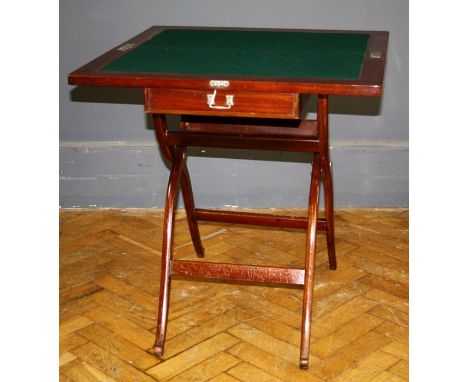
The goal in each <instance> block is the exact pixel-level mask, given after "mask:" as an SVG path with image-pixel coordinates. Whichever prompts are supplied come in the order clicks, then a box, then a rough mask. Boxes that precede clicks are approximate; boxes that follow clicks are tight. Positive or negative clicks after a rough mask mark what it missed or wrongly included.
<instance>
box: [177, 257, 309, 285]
mask: <svg viewBox="0 0 468 382" xmlns="http://www.w3.org/2000/svg"><path fill="white" fill-rule="evenodd" d="M170 274H171V276H186V277H194V278H203V279H213V280H219V281H228V280H234V281H248V282H259V283H273V284H293V285H304V269H299V268H285V267H265V266H255V265H239V264H229V263H213V262H205V261H186V260H172V261H171V263H170Z"/></svg>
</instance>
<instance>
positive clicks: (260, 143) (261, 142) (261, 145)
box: [166, 131, 319, 153]
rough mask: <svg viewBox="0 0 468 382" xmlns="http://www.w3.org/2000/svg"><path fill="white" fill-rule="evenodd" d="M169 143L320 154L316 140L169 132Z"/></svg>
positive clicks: (167, 137)
mask: <svg viewBox="0 0 468 382" xmlns="http://www.w3.org/2000/svg"><path fill="white" fill-rule="evenodd" d="M166 139H167V143H168V144H169V145H170V146H183V147H184V146H185V147H187V146H188V147H190V146H196V147H219V148H234V149H254V150H279V151H294V152H310V153H312V152H319V143H318V140H315V139H305V138H300V137H296V138H293V137H282V136H273V135H267V136H260V135H250V136H249V135H248V134H245V135H240V134H238V135H236V134H215V133H205V132H198V131H193V132H191V131H168V132H167V133H166Z"/></svg>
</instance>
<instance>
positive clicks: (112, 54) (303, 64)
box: [68, 27, 388, 369]
mask: <svg viewBox="0 0 468 382" xmlns="http://www.w3.org/2000/svg"><path fill="white" fill-rule="evenodd" d="M387 42H388V32H381V31H323V30H278V29H269V30H266V29H240V28H194V27H152V28H149V29H148V30H146V31H144V32H143V33H141V34H139V35H137V36H136V37H134V38H132V39H130V40H128V41H126V42H124V43H122V44H120V45H119V46H117V47H116V48H114V49H112V50H110V51H108V52H107V53H105V54H103V55H102V56H100V57H98V58H96V59H95V60H93V61H91V62H90V63H88V64H86V65H84V66H82V67H81V68H79V69H78V70H76V71H74V72H72V73H71V74H69V77H68V79H69V83H70V84H72V85H84V86H113V87H137V88H143V89H144V93H145V112H146V113H150V114H151V115H152V118H153V121H154V126H155V130H156V136H157V139H158V141H159V145H160V147H161V150H162V153H163V155H164V156H165V157H166V158H167V159H168V160H169V161H170V163H171V171H170V175H169V184H168V187H167V194H166V201H165V214H164V230H163V237H162V260H161V280H160V289H159V310H158V318H157V329H156V341H155V345H154V348H153V351H154V354H156V355H157V356H159V357H161V356H162V355H163V351H164V341H165V336H166V326H167V317H168V309H169V295H170V285H171V278H172V277H173V276H184V277H186V278H190V277H192V278H206V279H214V280H220V281H230V280H233V281H242V282H262V283H274V284H278V283H279V284H293V285H300V286H303V288H304V294H303V314H302V327H301V344H300V356H299V366H300V367H301V368H304V369H306V368H307V367H308V360H309V341H310V326H311V315H312V313H311V308H312V293H313V282H314V267H315V247H316V234H317V231H325V234H326V237H327V249H328V258H329V264H330V269H332V270H333V269H336V256H335V240H334V228H333V186H332V174H331V169H330V167H331V162H330V156H329V144H328V96H329V95H347V96H380V95H381V93H382V83H383V76H384V68H385V62H386V53H387ZM308 94H315V95H317V96H318V97H317V100H318V101H317V118H316V120H311V119H306V118H304V119H302V118H301V115H302V114H301V112H302V110H301V108H302V103H301V100H302V96H303V95H308ZM166 114H176V115H180V126H179V129H178V130H174V131H172V130H168V129H167V125H166V119H165V116H166ZM190 146H199V147H217V148H239V149H253V150H280V151H291V152H307V153H313V160H312V173H311V179H310V194H309V203H308V216H307V218H305V217H292V216H279V215H268V214H258V213H247V212H239V211H232V210H226V211H223V210H218V209H200V208H196V207H195V203H194V198H193V194H192V187H191V183H190V177H189V172H188V169H187V166H186V159H187V148H188V147H190ZM213 160H215V159H213ZM322 181H323V186H324V193H325V198H324V199H325V218H319V217H318V204H319V188H320V183H321V182H322ZM179 188H180V189H181V191H182V195H183V199H184V204H185V209H186V215H187V220H188V225H189V229H190V234H191V238H192V241H193V245H194V248H195V252H196V254H197V256H198V257H200V258H202V257H203V256H204V249H203V246H202V242H201V239H200V233H199V229H198V222H199V221H212V222H225V223H241V224H250V225H262V226H272V227H287V228H297V229H304V230H306V232H307V241H306V248H305V262H304V267H303V268H300V269H298V268H287V267H273V266H253V265H239V264H226V263H215V262H207V261H203V260H198V261H183V260H175V259H172V241H173V240H172V237H173V226H174V211H175V209H176V206H175V202H176V196H177V192H178V190H179Z"/></svg>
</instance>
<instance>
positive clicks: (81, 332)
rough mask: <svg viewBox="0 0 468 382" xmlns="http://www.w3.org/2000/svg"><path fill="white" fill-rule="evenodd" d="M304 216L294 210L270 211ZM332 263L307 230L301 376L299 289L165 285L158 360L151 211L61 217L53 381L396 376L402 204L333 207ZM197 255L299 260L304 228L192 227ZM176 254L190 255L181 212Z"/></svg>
mask: <svg viewBox="0 0 468 382" xmlns="http://www.w3.org/2000/svg"><path fill="white" fill-rule="evenodd" d="M278 213H281V214H287V213H291V214H294V215H299V214H301V213H302V214H305V211H299V212H298V210H294V211H286V210H282V211H278ZM335 216H336V240H337V241H336V244H337V259H338V270H337V271H335V272H332V271H330V270H329V269H328V264H327V255H326V244H325V240H324V236H323V235H321V234H320V235H319V241H318V255H317V272H316V279H315V290H314V294H315V296H314V297H315V300H314V304H313V317H312V320H313V321H312V329H311V333H312V340H311V355H310V363H309V365H310V366H309V370H307V371H304V370H300V369H299V368H298V356H299V344H300V324H301V309H302V303H301V300H302V290H301V289H294V288H276V287H267V286H253V285H241V284H221V283H213V282H212V283H207V282H196V281H187V280H185V281H184V280H174V281H173V283H172V293H171V304H170V310H169V324H168V338H167V342H166V349H165V357H164V358H165V360H164V362H161V361H159V360H158V359H157V358H155V357H154V356H153V355H151V354H149V353H148V351H147V350H148V349H149V348H150V347H151V346H152V344H153V341H154V332H155V318H156V311H157V295H158V288H159V263H160V247H161V231H162V211H160V210H141V211H140V210H137V211H135V210H125V211H119V210H109V211H96V210H92V211H86V210H79V211H66V210H65V211H62V212H61V213H60V249H61V252H60V378H61V381H62V382H68V381H76V382H78V381H79V382H82V381H104V382H107V381H109V382H110V381H116V382H118V381H121V382H124V381H125V382H127V381H142V382H143V381H155V380H156V381H170V382H175V381H212V382H221V381H223V382H234V381H237V382H238V381H249V382H251V381H268V382H274V381H288V382H289V381H357V382H364V381H406V380H407V379H408V211H407V210H337V211H336V215H335ZM200 229H201V232H202V235H203V243H204V246H205V248H206V259H208V260H210V261H220V262H237V263H250V264H262V265H267V264H269V265H287V266H297V267H301V266H303V263H304V248H305V232H304V231H300V230H286V229H271V228H260V227H250V226H249V227H247V226H238V225H236V226H235V225H223V224H218V223H216V224H214V223H201V224H200ZM174 246H175V255H174V257H175V258H185V259H192V260H196V256H195V254H194V250H193V247H192V245H191V241H190V235H189V231H188V228H187V224H186V222H185V216H184V215H183V213H178V215H177V221H176V229H175V241H174Z"/></svg>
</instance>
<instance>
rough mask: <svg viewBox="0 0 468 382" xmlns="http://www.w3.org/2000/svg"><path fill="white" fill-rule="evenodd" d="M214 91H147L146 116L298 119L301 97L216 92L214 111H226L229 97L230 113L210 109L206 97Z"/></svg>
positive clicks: (149, 89)
mask: <svg viewBox="0 0 468 382" xmlns="http://www.w3.org/2000/svg"><path fill="white" fill-rule="evenodd" d="M210 94H214V91H213V90H209V91H199V90H174V89H151V88H146V89H145V112H146V113H160V114H190V115H203V116H209V115H215V116H226V117H231V116H235V117H256V118H285V119H287V118H295V119H297V118H299V117H300V107H299V94H297V93H296V94H288V93H266V92H264V93H254V92H251V93H246V92H231V91H222V90H216V97H215V105H214V106H215V107H226V106H225V105H226V96H228V95H230V96H231V97H232V98H233V103H234V104H233V105H232V106H230V108H228V109H225V110H223V109H214V108H210V106H209V105H208V102H207V95H210Z"/></svg>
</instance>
